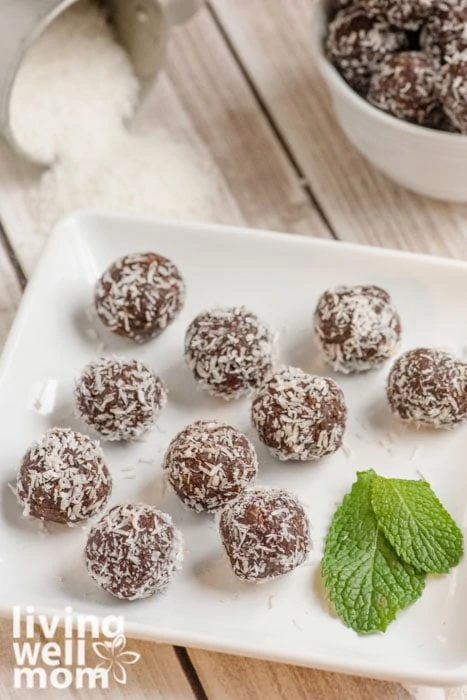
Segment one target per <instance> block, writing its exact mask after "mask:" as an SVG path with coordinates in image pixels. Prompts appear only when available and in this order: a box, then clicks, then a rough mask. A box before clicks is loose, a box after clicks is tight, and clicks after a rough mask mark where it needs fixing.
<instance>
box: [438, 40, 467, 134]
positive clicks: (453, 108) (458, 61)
mask: <svg viewBox="0 0 467 700" xmlns="http://www.w3.org/2000/svg"><path fill="white" fill-rule="evenodd" d="M440 99H441V103H442V105H443V107H444V111H445V113H446V114H447V116H448V117H449V119H450V121H451V122H452V123H453V125H454V127H455V128H456V129H458V130H459V131H460V132H461V133H462V134H467V51H464V52H463V53H460V54H457V55H456V56H454V57H453V58H451V59H450V60H449V62H448V63H446V65H445V66H444V68H443V74H442V78H441V89H440Z"/></svg>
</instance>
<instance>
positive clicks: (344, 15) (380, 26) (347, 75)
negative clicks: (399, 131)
mask: <svg viewBox="0 0 467 700" xmlns="http://www.w3.org/2000/svg"><path fill="white" fill-rule="evenodd" d="M408 47H409V43H408V39H407V36H406V34H405V32H403V31H401V30H399V29H394V27H391V25H390V24H389V22H388V21H387V20H385V19H383V18H381V17H370V16H369V15H368V12H367V11H366V9H365V7H362V6H360V5H359V4H358V3H357V5H350V6H349V7H346V8H344V9H343V10H340V11H339V12H338V13H337V14H336V16H335V17H334V19H333V20H332V21H331V22H330V23H329V28H328V37H327V40H326V51H327V55H328V57H329V59H330V61H331V62H332V63H333V64H334V65H335V66H336V68H337V69H338V71H339V72H340V74H341V75H342V77H343V78H344V79H345V80H346V81H347V82H348V83H349V85H350V86H351V87H353V88H354V90H356V91H357V92H359V93H360V94H361V95H366V93H367V91H368V87H369V84H370V79H371V76H372V74H373V72H374V71H375V69H376V68H377V66H378V64H379V63H380V62H381V61H382V60H383V58H385V57H386V56H387V55H388V54H392V53H394V52H396V51H402V50H404V49H407V48H408Z"/></svg>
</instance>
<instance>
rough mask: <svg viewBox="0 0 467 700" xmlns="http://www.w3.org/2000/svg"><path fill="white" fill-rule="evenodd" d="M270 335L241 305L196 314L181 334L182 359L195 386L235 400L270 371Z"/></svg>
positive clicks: (253, 315) (262, 324) (250, 389)
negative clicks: (189, 370)
mask: <svg viewBox="0 0 467 700" xmlns="http://www.w3.org/2000/svg"><path fill="white" fill-rule="evenodd" d="M273 340H274V339H273V336H272V334H271V332H270V331H269V329H268V328H267V326H266V325H265V324H264V323H263V322H262V321H260V319H259V318H258V317H257V316H256V315H255V314H254V313H252V312H251V311H248V309H246V308H245V307H243V306H239V307H228V308H219V309H213V310H211V311H204V312H202V313H200V314H199V315H198V316H196V318H195V319H194V320H193V321H192V322H191V324H190V326H189V327H188V330H187V333H186V337H185V360H186V362H187V364H188V367H189V368H190V369H191V371H192V372H193V375H194V377H195V379H196V380H197V382H198V385H199V386H200V387H201V388H202V389H205V390H206V391H208V392H209V393H210V394H213V395H214V396H219V397H221V398H223V399H236V398H239V397H240V396H243V395H245V394H249V393H250V392H251V391H252V390H253V389H255V388H256V387H258V386H259V385H260V384H261V383H262V382H263V381H264V380H265V379H266V377H267V376H268V375H269V374H270V373H271V371H272V363H273Z"/></svg>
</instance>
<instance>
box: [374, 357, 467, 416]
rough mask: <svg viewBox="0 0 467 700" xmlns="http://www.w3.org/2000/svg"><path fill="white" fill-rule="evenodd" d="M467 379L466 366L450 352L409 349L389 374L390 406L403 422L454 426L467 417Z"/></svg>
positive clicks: (388, 394) (388, 391)
mask: <svg viewBox="0 0 467 700" xmlns="http://www.w3.org/2000/svg"><path fill="white" fill-rule="evenodd" d="M466 379H467V370H466V365H465V364H464V363H463V362H461V361H460V360H457V359H456V358H455V357H452V356H451V355H449V354H448V353H446V352H441V351H440V350H432V349H429V348H418V349H417V350H410V351H409V352H406V353H405V354H404V355H402V356H401V357H400V358H399V359H398V360H397V361H396V363H395V364H394V366H393V368H392V370H391V373H390V375H389V378H388V383H387V389H386V390H387V398H388V402H389V408H390V409H391V411H392V413H394V415H396V416H397V417H398V418H400V419H401V420H403V421H407V422H412V423H416V424H418V425H421V426H428V427H432V428H452V427H454V426H455V425H457V424H458V423H461V422H462V421H463V420H465V418H466V417H467V391H466V389H467V383H466Z"/></svg>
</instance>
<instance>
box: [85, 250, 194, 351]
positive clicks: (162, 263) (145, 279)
mask: <svg viewBox="0 0 467 700" xmlns="http://www.w3.org/2000/svg"><path fill="white" fill-rule="evenodd" d="M184 300H185V282H184V281H183V278H182V276H181V274H180V272H179V270H178V268H177V267H176V265H175V264H174V263H173V262H172V261H171V260H169V259H168V258H165V257H163V256H162V255H157V254H156V253H135V254H133V255H125V257H123V258H120V259H119V260H116V261H115V262H114V263H113V264H112V265H111V266H110V267H109V268H108V269H107V270H106V271H105V272H104V274H103V275H102V277H101V278H100V279H99V280H98V282H97V285H96V289H95V292H94V305H95V309H96V312H97V315H98V317H99V319H100V320H101V321H102V323H103V324H104V325H105V326H106V327H107V328H108V329H109V330H110V331H112V332H113V333H116V334H117V335H121V336H123V337H124V338H128V339H130V340H133V341H134V342H135V343H144V342H146V341H148V340H151V338H155V337H156V336H157V335H159V334H160V333H161V332H162V331H163V330H164V329H165V328H166V327H167V325H168V324H169V323H170V322H171V321H172V320H173V319H174V318H175V317H176V316H177V314H178V313H179V312H180V310H181V309H182V307H183V304H184Z"/></svg>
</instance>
